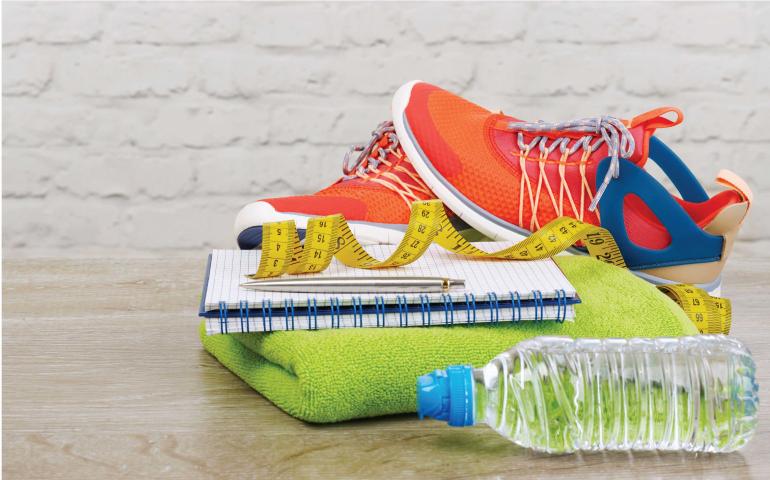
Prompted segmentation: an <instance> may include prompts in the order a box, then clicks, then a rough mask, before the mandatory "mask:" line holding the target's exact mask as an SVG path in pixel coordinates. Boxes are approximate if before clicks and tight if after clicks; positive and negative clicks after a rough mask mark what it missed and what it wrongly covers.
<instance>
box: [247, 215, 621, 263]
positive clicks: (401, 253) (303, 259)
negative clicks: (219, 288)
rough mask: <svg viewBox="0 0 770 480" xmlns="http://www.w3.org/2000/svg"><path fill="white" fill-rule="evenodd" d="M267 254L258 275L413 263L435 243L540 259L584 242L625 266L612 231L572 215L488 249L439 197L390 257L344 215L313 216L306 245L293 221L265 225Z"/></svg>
mask: <svg viewBox="0 0 770 480" xmlns="http://www.w3.org/2000/svg"><path fill="white" fill-rule="evenodd" d="M262 232H263V234H262V235H263V237H262V258H261V261H260V264H259V268H258V270H257V273H256V274H254V275H252V278H266V277H275V276H278V275H283V274H285V273H289V274H299V273H313V272H321V271H323V270H324V269H326V267H328V265H329V263H330V262H331V259H332V258H333V257H336V258H337V259H338V260H339V261H340V262H342V263H344V264H345V265H347V266H349V267H353V268H389V267H399V266H403V265H407V264H409V263H412V262H413V261H415V260H417V259H418V258H420V256H421V255H422V254H423V253H424V252H425V250H427V248H428V247H429V246H430V244H431V243H436V244H438V245H440V246H441V247H443V248H445V249H447V250H449V251H451V252H454V253H457V254H459V255H465V256H469V257H473V258H487V259H491V258H496V259H504V260H536V259H542V258H549V257H552V256H554V255H556V254H557V253H559V252H562V251H564V250H566V249H567V248H569V247H570V246H572V245H573V244H575V243H577V242H579V241H581V242H583V243H584V244H585V246H586V248H587V249H588V253H589V255H592V256H594V257H596V258H597V259H599V260H602V261H604V262H608V263H612V264H613V265H617V266H619V267H625V266H626V264H625V262H624V261H623V256H622V255H621V254H620V249H619V248H618V246H617V244H616V243H615V241H614V240H613V238H612V235H611V234H610V232H608V231H607V230H605V229H603V228H601V227H597V226H595V225H591V224H588V223H583V222H581V221H579V220H575V219H573V218H569V217H560V218H557V219H555V220H553V221H551V222H549V223H548V224H547V225H545V226H544V227H543V228H541V229H540V230H538V231H537V232H534V233H533V234H532V235H530V236H529V237H527V238H526V239H524V240H522V241H521V242H519V243H517V244H515V245H513V246H511V247H508V248H505V249H503V250H500V251H497V252H485V251H483V250H481V249H479V248H477V247H475V246H474V245H473V244H472V243H470V242H468V241H467V240H466V239H465V237H463V236H462V234H460V232H458V231H457V230H455V228H454V226H452V222H450V220H449V218H448V217H447V215H446V211H445V210H444V206H443V204H442V203H441V201H439V200H429V201H422V202H415V203H414V204H413V205H412V211H411V214H410V217H409V224H408V226H407V228H406V232H405V233H404V238H402V239H401V242H400V243H399V245H398V246H397V247H396V249H395V251H394V252H393V254H391V255H390V257H388V258H387V259H385V260H377V259H376V258H374V257H372V256H371V255H369V254H368V253H367V252H366V250H364V248H363V247H362V246H361V244H360V243H359V242H358V240H356V238H355V237H354V236H353V233H352V232H351V231H350V227H349V226H348V224H347V222H346V221H345V219H344V218H343V217H342V215H330V216H326V217H319V218H312V219H310V220H308V223H307V229H306V231H305V243H304V245H303V244H302V243H301V242H300V240H299V235H298V234H297V229H296V226H295V224H294V221H293V220H288V221H284V222H275V223H267V224H265V225H264V226H263V231H262Z"/></svg>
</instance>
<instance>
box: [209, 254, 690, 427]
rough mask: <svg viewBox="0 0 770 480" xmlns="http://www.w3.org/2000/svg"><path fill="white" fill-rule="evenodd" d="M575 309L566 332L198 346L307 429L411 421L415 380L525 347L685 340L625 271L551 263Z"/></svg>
mask: <svg viewBox="0 0 770 480" xmlns="http://www.w3.org/2000/svg"><path fill="white" fill-rule="evenodd" d="M556 261H557V263H558V264H559V265H560V266H561V268H562V270H563V271H564V273H565V274H566V275H567V277H568V278H569V279H570V281H571V282H572V284H573V285H574V286H575V288H576V289H577V292H578V294H579V295H580V298H581V300H582V302H583V303H581V304H580V305H576V307H575V310H576V320H575V322H565V323H563V324H559V323H557V322H522V323H517V324H514V323H507V322H506V323H500V324H497V325H489V324H486V325H485V324H477V325H468V326H465V325H459V326H452V327H428V328H423V327H412V328H364V329H340V330H317V331H307V330H304V331H292V332H283V331H281V332H272V333H266V334H258V333H238V334H233V335H213V336H206V335H205V328H204V325H203V324H201V339H202V341H203V346H204V347H205V348H206V350H208V351H209V352H210V353H211V354H212V355H214V357H216V358H217V359H218V360H219V361H220V362H221V363H222V364H223V365H224V366H225V367H227V368H228V369H230V370H231V371H232V372H233V373H235V374H236V375H237V376H239V377H240V378H241V379H243V380H244V381H245V382H246V383H248V384H249V385H251V387H253V388H254V389H255V390H257V391H258V392H260V393H261V394H262V395H264V396H265V397H267V398H268V399H269V400H270V401H272V402H273V403H275V404H276V405H277V406H278V407H280V408H281V409H283V410H285V411H286V412H287V413H289V414H290V415H293V416H295V417H297V418H300V419H302V420H306V421H308V422H319V423H326V422H338V421H341V420H348V419H351V418H361V417H372V416H377V415H388V414H394V413H404V412H414V411H416V403H415V402H416V392H415V381H416V379H417V377H418V376H419V375H422V374H425V373H427V372H430V371H432V370H434V369H436V368H443V367H446V366H447V365H452V364H468V363H470V364H473V365H474V366H481V365H484V364H485V363H487V362H488V361H489V360H490V359H492V358H493V357H494V356H495V355H497V354H498V353H500V352H503V351H505V350H507V349H508V348H510V347H511V346H513V345H515V344H516V343H518V342H519V341H521V340H524V339H526V338H530V337H535V336H538V335H568V336H572V337H653V336H678V335H694V334H697V330H696V329H695V327H694V325H693V324H692V323H691V322H690V320H689V319H688V318H687V317H686V316H685V315H684V313H683V312H682V310H681V309H680V308H679V307H678V306H677V305H676V304H675V303H674V302H673V301H672V300H670V299H669V298H668V297H666V296H665V295H663V294H662V293H660V292H658V290H657V289H656V288H655V287H654V286H652V285H650V284H649V283H647V282H645V281H643V280H640V279H638V278H637V277H635V276H634V275H633V274H631V273H630V272H628V271H627V270H622V269H620V268H617V267H614V266H611V265H608V264H605V263H601V262H598V261H596V260H593V259H591V258H589V257H580V256H560V257H557V258H556Z"/></svg>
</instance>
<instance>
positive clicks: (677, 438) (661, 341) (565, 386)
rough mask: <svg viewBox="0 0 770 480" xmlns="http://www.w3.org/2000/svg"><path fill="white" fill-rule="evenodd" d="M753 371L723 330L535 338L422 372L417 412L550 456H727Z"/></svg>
mask: <svg viewBox="0 0 770 480" xmlns="http://www.w3.org/2000/svg"><path fill="white" fill-rule="evenodd" d="M755 368H756V367H755V364H754V360H753V359H752V358H751V354H750V352H749V350H748V349H747V348H746V346H745V345H743V344H742V343H741V342H739V341H737V340H735V339H732V338H728V337H725V336H723V335H699V336H693V337H680V338H655V339H647V338H636V339H630V340H624V339H604V340H599V339H577V340H573V339H570V338H566V337H539V338H535V339H532V340H526V341H523V342H521V343H519V344H518V345H516V346H515V347H513V348H512V349H511V350H508V351H507V352H505V353H502V354H500V355H498V356H497V357H496V358H495V359H493V360H492V361H491V362H490V363H488V364H487V365H486V366H485V367H483V368H477V369H474V368H472V367H471V366H468V365H455V366H451V367H448V368H447V369H446V370H436V371H435V372H433V373H430V374H428V375H423V376H421V377H420V378H419V379H418V380H417V402H418V413H419V415H420V418H421V419H422V418H423V417H425V416H429V417H433V418H435V419H438V420H446V421H448V422H449V425H452V426H460V427H462V426H468V425H476V424H482V423H486V424H487V425H489V426H490V427H492V428H494V429H495V430H497V432H498V433H500V434H501V435H502V436H504V437H506V438H508V439H510V440H512V441H513V442H515V443H517V444H519V445H521V446H523V447H529V448H533V449H535V450H540V451H545V452H550V453H565V452H573V451H575V450H584V451H585V450H589V451H590V450H687V451H699V452H729V451H732V450H736V449H738V448H741V447H742V446H743V445H745V444H746V442H748V440H749V439H750V438H751V436H752V434H753V432H754V430H755V429H756V425H757V408H758V406H759V399H758V398H757V389H758V387H757V383H756V381H755V376H754V373H755Z"/></svg>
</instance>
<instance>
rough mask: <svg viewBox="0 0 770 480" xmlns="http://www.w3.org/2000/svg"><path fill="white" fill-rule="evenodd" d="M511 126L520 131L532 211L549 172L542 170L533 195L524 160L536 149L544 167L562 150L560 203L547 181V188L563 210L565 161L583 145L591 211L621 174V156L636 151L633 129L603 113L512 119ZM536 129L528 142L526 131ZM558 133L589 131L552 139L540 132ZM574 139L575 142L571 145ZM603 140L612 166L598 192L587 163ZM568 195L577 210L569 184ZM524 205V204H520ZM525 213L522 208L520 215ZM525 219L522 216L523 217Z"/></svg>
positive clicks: (523, 169)
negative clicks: (550, 119)
mask: <svg viewBox="0 0 770 480" xmlns="http://www.w3.org/2000/svg"><path fill="white" fill-rule="evenodd" d="M508 128H509V129H510V130H511V131H514V132H518V138H517V140H518V147H519V154H520V156H521V158H522V183H524V180H525V177H527V178H526V184H527V186H528V187H529V190H530V203H532V211H533V212H536V207H537V205H538V197H539V194H540V186H541V184H542V182H543V177H544V175H545V172H544V171H541V172H540V173H541V175H540V178H539V179H538V187H537V195H536V197H535V198H534V199H533V198H532V193H531V186H530V184H529V178H528V175H527V172H526V169H525V168H524V165H523V162H524V157H525V156H526V155H527V154H528V153H529V152H530V151H532V150H533V149H535V148H537V149H538V150H539V151H540V155H541V157H540V158H541V160H543V162H541V165H540V168H541V170H543V169H544V161H545V159H546V158H547V157H548V155H550V154H551V152H553V151H554V150H556V149H557V148H558V149H559V151H560V152H561V154H562V162H561V164H560V171H559V174H560V177H561V180H562V186H561V192H560V195H559V196H560V200H559V202H558V205H557V203H556V200H555V197H554V195H553V192H552V190H551V188H550V185H548V183H547V182H546V183H545V184H546V189H547V190H548V193H549V195H550V196H551V200H552V201H553V202H554V206H555V207H556V208H557V211H559V212H562V211H563V208H564V207H563V191H564V188H565V187H566V180H565V177H564V165H563V163H564V161H566V158H567V157H568V156H569V155H572V154H573V153H575V152H576V151H578V150H579V149H581V148H582V149H583V158H582V160H581V162H580V167H581V168H580V175H581V177H582V186H581V188H583V187H585V188H587V189H588V193H589V196H592V197H593V198H592V200H591V204H590V205H589V207H588V211H589V212H593V211H595V210H596V207H597V206H598V204H599V200H600V199H601V197H602V195H603V194H604V191H605V190H606V189H607V186H608V185H609V183H610V181H612V179H614V178H618V176H619V175H620V158H626V159H627V158H630V157H631V154H632V153H633V152H634V148H635V144H634V137H633V135H631V132H630V131H629V130H628V128H626V126H625V125H624V124H623V122H622V121H621V120H619V119H617V118H615V117H611V116H600V117H590V118H583V119H579V120H570V121H566V122H544V121H542V120H541V121H538V122H511V123H509V124H508ZM525 132H526V133H534V134H535V136H534V137H533V138H532V140H531V141H530V142H529V143H528V144H527V143H526V142H525V141H524V133H525ZM546 132H548V133H558V132H562V133H565V134H568V133H585V134H586V135H584V136H582V137H580V138H573V137H569V136H562V137H557V138H554V139H552V140H551V139H550V138H549V137H548V136H546V135H538V134H540V133H546ZM549 140H551V142H550V144H549V143H548V141H549ZM570 142H572V144H571V145H570ZM602 144H606V145H607V149H608V153H609V155H610V167H609V169H608V170H607V174H606V175H605V176H604V179H603V180H602V183H601V185H600V186H599V188H598V189H597V190H596V194H595V195H591V192H590V188H589V186H588V182H587V180H586V178H585V163H586V162H587V160H588V156H590V154H591V153H593V152H595V151H596V150H597V149H598V148H599V147H600V146H601V145H602ZM583 193H584V192H583V191H582V190H581V201H580V210H579V212H578V216H579V217H580V218H581V219H582V217H583ZM522 195H523V189H522ZM567 196H568V198H569V200H570V203H571V204H572V208H573V211H576V210H577V208H576V206H575V205H574V202H573V200H572V196H571V193H570V192H569V189H568V188H567ZM520 209H521V206H520ZM521 215H522V213H521V210H520V217H521ZM520 220H521V218H520ZM532 222H533V226H534V225H536V224H537V223H538V222H537V214H536V213H535V214H534V215H533V219H532Z"/></svg>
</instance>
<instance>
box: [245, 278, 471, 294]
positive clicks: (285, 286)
mask: <svg viewBox="0 0 770 480" xmlns="http://www.w3.org/2000/svg"><path fill="white" fill-rule="evenodd" d="M241 287H243V288H249V289H254V290H264V291H269V292H296V293H409V292H448V291H449V290H451V289H453V288H464V287H465V280H461V279H454V278H442V277H312V278H308V277H303V278H296V277H285V278H266V279H263V280H253V281H250V282H246V283H242V284H241Z"/></svg>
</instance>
